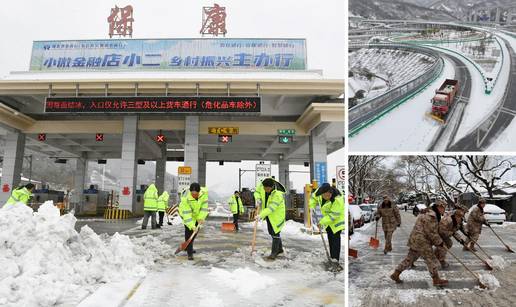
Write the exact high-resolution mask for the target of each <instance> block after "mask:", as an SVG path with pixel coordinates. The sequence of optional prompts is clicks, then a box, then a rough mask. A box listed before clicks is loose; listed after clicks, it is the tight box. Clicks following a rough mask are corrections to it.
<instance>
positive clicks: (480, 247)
mask: <svg viewBox="0 0 516 307" xmlns="http://www.w3.org/2000/svg"><path fill="white" fill-rule="evenodd" d="M460 231H461V232H462V234H464V235H465V236H466V238H468V239H469V240H470V241H471V242H473V240H471V238H470V236H468V234H467V233H466V232H465V231H464V230H463V229H461V230H460ZM475 244H476V245H477V246H478V248H479V249H480V250H481V251H482V252H483V253H484V254H485V255H486V256H487V258H489V259H491V260H492V259H493V258H492V257H491V256H489V254H488V253H486V251H485V250H484V249H483V248H482V246H480V244H478V242H475ZM470 251H471V250H470ZM471 252H472V251H471Z"/></svg>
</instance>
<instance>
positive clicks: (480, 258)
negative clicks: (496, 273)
mask: <svg viewBox="0 0 516 307" xmlns="http://www.w3.org/2000/svg"><path fill="white" fill-rule="evenodd" d="M455 240H457V239H455ZM457 241H459V240H457ZM459 243H460V241H459ZM461 244H462V243H461ZM463 246H464V244H463ZM470 252H472V253H473V255H475V256H476V257H477V258H478V259H479V260H480V261H482V262H483V263H484V264H485V265H486V268H487V269H488V270H489V271H492V270H493V267H492V266H491V265H490V264H489V263H488V262H487V261H485V260H484V259H482V257H480V256H479V255H478V254H477V253H475V252H474V251H472V250H470Z"/></svg>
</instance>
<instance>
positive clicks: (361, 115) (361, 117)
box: [348, 44, 444, 137]
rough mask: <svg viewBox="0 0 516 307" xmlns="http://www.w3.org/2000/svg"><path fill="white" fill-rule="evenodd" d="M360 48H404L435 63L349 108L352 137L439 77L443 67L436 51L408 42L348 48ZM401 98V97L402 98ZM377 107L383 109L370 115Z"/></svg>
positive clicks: (361, 45)
mask: <svg viewBox="0 0 516 307" xmlns="http://www.w3.org/2000/svg"><path fill="white" fill-rule="evenodd" d="M360 48H384V49H404V50H409V51H411V52H417V53H420V54H425V55H428V56H431V57H433V58H435V59H436V61H435V64H434V65H432V67H430V68H429V69H428V70H427V71H426V72H424V73H423V74H421V75H420V76H418V77H416V78H414V79H412V80H410V81H408V82H406V83H404V84H402V85H399V86H397V87H395V88H394V89H392V90H390V91H388V92H386V93H384V94H382V95H380V96H377V97H374V98H372V99H371V100H368V101H366V102H364V103H361V104H359V105H356V106H354V107H352V108H351V109H349V112H348V118H349V126H350V129H349V136H350V137H352V136H354V135H356V134H357V133H359V132H360V131H361V130H362V129H364V128H366V127H368V126H369V125H371V124H372V123H374V122H376V121H377V120H379V119H380V118H381V117H383V116H384V115H385V114H387V113H389V112H390V111H392V110H393V109H394V108H396V107H398V106H399V105H401V104H402V103H404V102H406V101H407V100H408V99H410V98H412V97H413V96H414V95H416V94H417V93H419V92H420V91H422V90H423V89H425V88H426V87H427V86H428V85H429V84H430V83H432V82H433V81H434V80H435V79H437V77H439V76H440V75H441V73H442V70H443V68H444V60H443V59H442V58H441V57H440V56H439V54H438V52H436V51H434V50H432V49H430V48H426V47H420V46H416V45H410V44H360V45H350V46H349V49H351V50H353V49H360ZM402 98H403V99H402ZM378 109H383V110H382V111H381V112H379V113H378V114H376V115H374V116H371V114H372V113H374V112H377V110H378Z"/></svg>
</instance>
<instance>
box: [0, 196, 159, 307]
mask: <svg viewBox="0 0 516 307" xmlns="http://www.w3.org/2000/svg"><path fill="white" fill-rule="evenodd" d="M75 222H76V218H75V217H74V216H73V215H71V214H66V215H63V216H61V215H60V213H59V209H57V208H56V207H55V206H54V205H53V203H52V201H47V202H45V203H44V204H43V205H42V206H41V207H40V208H39V211H38V212H33V211H32V209H31V208H29V207H27V206H25V205H23V204H16V205H5V206H4V207H3V208H1V209H0V242H1V247H0V267H1V268H2V270H0V305H3V304H13V305H17V306H52V305H55V304H59V303H60V302H62V301H63V300H65V299H67V297H69V296H71V295H73V296H75V297H78V296H84V295H86V294H88V292H93V291H94V290H95V288H96V287H97V286H98V284H99V283H105V282H109V281H117V280H123V279H125V278H128V277H133V276H134V277H137V276H143V275H144V274H145V273H146V266H151V265H153V264H154V261H155V258H157V257H158V256H159V254H160V253H161V252H160V251H159V249H158V250H157V251H150V250H149V248H148V247H147V246H148V245H149V244H155V242H153V239H152V238H151V237H147V238H139V239H138V240H139V241H136V242H133V241H131V240H130V239H129V237H127V236H123V235H120V234H118V233H117V234H115V235H113V236H112V237H108V236H105V237H100V236H98V235H97V234H96V233H95V232H94V231H93V230H92V229H91V228H89V227H88V226H84V227H82V228H81V231H80V233H78V232H77V231H75V229H74V226H75ZM103 238H105V239H103Z"/></svg>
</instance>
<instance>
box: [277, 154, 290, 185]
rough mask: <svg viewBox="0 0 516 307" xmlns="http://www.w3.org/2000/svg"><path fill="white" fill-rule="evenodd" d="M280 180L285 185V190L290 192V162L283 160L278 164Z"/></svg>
mask: <svg viewBox="0 0 516 307" xmlns="http://www.w3.org/2000/svg"><path fill="white" fill-rule="evenodd" d="M278 177H279V178H278V179H279V181H280V182H281V183H282V184H283V186H284V187H285V189H286V190H287V193H288V191H290V189H291V187H290V174H289V163H288V160H281V161H279V163H278Z"/></svg>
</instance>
